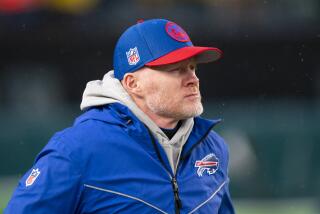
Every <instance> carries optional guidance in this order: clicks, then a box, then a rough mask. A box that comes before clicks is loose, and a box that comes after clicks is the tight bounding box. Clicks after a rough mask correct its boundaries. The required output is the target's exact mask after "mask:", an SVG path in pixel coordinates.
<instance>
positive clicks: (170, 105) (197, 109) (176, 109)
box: [146, 89, 203, 120]
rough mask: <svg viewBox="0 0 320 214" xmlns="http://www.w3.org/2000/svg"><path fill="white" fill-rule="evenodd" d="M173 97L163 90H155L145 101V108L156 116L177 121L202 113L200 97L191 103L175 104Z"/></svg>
mask: <svg viewBox="0 0 320 214" xmlns="http://www.w3.org/2000/svg"><path fill="white" fill-rule="evenodd" d="M177 100H179V99H176V98H175V97H173V96H172V95H171V94H169V93H165V92H164V91H163V90H161V89H160V90H157V91H155V92H154V93H152V95H150V96H149V97H148V98H147V99H146V106H147V107H148V108H149V109H150V110H151V111H152V112H153V113H154V114H156V115H159V116H162V117H166V118H174V119H177V120H183V119H188V118H191V117H196V116H199V115H201V114H202V113H203V106H202V103H201V96H200V97H199V98H197V99H195V100H193V101H191V100H185V101H183V102H181V103H180V102H177Z"/></svg>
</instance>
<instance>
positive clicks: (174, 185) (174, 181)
mask: <svg viewBox="0 0 320 214" xmlns="http://www.w3.org/2000/svg"><path fill="white" fill-rule="evenodd" d="M146 128H147V127H146ZM212 128H213V126H212V127H210V129H208V131H207V132H206V134H205V135H204V136H203V137H202V138H201V139H200V140H199V141H198V142H197V143H195V144H194V145H193V146H192V147H191V148H190V150H189V151H188V152H187V153H186V154H185V155H184V156H183V157H182V156H181V157H180V158H179V160H178V163H177V168H176V172H177V171H178V168H179V166H180V163H181V162H182V161H183V160H184V159H185V157H186V156H187V155H188V154H190V153H191V151H192V150H193V149H194V148H195V147H196V146H197V145H199V144H200V143H201V141H203V140H204V139H205V138H206V137H207V136H208V135H209V133H210V131H211V129H212ZM147 130H148V131H149V135H150V137H151V140H152V144H153V146H154V148H155V150H156V153H157V156H158V158H159V159H160V162H161V164H162V165H163V166H164V169H165V171H166V172H167V174H168V175H169V177H170V179H171V184H172V190H173V195H174V207H175V214H180V209H181V208H182V202H181V199H180V196H179V186H178V183H177V178H176V173H174V175H173V176H172V175H171V173H170V171H169V170H168V169H167V168H166V166H165V164H164V161H163V160H162V158H161V155H160V152H159V151H158V148H157V145H156V143H155V139H154V137H153V135H152V133H151V131H150V130H149V128H147Z"/></svg>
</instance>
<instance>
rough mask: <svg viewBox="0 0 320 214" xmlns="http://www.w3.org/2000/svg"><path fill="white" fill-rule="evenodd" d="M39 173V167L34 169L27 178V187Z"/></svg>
mask: <svg viewBox="0 0 320 214" xmlns="http://www.w3.org/2000/svg"><path fill="white" fill-rule="evenodd" d="M39 175H40V171H39V169H32V171H31V173H30V175H29V177H28V178H27V180H26V187H27V186H30V185H32V184H33V183H34V181H35V180H36V179H37V177H38V176H39Z"/></svg>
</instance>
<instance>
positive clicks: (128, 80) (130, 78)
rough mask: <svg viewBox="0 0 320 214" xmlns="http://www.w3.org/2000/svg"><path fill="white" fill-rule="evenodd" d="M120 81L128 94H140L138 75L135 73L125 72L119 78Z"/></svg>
mask: <svg viewBox="0 0 320 214" xmlns="http://www.w3.org/2000/svg"><path fill="white" fill-rule="evenodd" d="M121 83H122V86H123V87H124V88H125V89H126V91H127V92H128V93H129V94H134V95H136V96H141V88H140V84H139V77H138V75H136V73H126V74H125V75H124V77H123V79H122V80H121Z"/></svg>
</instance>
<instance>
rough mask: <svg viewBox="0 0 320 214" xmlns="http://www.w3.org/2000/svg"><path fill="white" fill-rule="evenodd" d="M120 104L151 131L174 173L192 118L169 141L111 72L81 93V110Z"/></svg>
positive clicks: (188, 133)
mask: <svg viewBox="0 0 320 214" xmlns="http://www.w3.org/2000/svg"><path fill="white" fill-rule="evenodd" d="M116 102H117V103H121V104H123V105H125V106H127V107H128V108H129V109H130V110H131V111H132V112H133V113H134V114H135V115H136V116H137V118H139V120H140V121H141V122H143V123H144V124H145V125H146V126H147V127H148V128H149V130H150V131H151V133H152V135H153V136H154V137H155V139H157V140H158V142H159V143H160V144H161V146H162V147H163V149H164V151H165V152H166V154H167V156H168V160H169V163H170V166H171V168H172V171H173V172H174V173H175V172H176V168H177V165H178V160H179V157H180V153H181V150H182V147H183V145H184V144H185V143H186V141H187V139H188V137H189V135H190V133H191V130H192V128H193V124H194V122H193V118H189V119H186V120H183V121H182V124H181V126H180V128H179V129H178V131H177V132H176V133H175V135H174V136H173V137H172V138H171V139H169V138H168V137H167V136H166V134H164V133H163V131H162V130H161V129H160V128H159V127H158V126H157V125H156V124H155V123H154V122H153V121H152V120H151V119H150V118H149V117H148V116H147V115H146V114H145V113H144V112H143V111H142V110H141V109H140V108H139V107H138V106H137V105H136V104H135V102H134V101H133V100H132V99H131V97H130V95H129V94H128V93H127V92H126V90H125V89H124V88H123V87H122V85H121V82H120V81H119V80H118V79H117V78H115V77H114V72H113V70H111V71H109V72H108V73H106V74H105V75H104V77H103V80H94V81H90V82H88V83H87V86H86V89H85V90H84V92H83V97H82V102H81V105H80V108H81V110H85V109H87V108H89V107H93V106H101V105H105V104H110V103H116Z"/></svg>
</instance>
